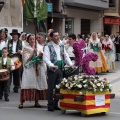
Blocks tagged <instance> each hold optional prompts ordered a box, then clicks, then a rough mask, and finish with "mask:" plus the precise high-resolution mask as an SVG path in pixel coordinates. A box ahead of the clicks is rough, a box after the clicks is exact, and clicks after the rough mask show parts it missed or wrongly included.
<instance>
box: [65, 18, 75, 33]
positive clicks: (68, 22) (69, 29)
mask: <svg viewBox="0 0 120 120" xmlns="http://www.w3.org/2000/svg"><path fill="white" fill-rule="evenodd" d="M73 27H74V19H73V18H66V19H65V33H68V34H70V33H74V31H73Z"/></svg>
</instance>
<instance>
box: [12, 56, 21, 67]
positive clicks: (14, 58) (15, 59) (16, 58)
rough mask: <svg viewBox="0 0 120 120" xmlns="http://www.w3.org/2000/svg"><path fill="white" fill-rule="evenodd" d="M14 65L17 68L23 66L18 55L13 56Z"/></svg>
mask: <svg viewBox="0 0 120 120" xmlns="http://www.w3.org/2000/svg"><path fill="white" fill-rule="evenodd" d="M11 59H12V61H13V63H14V65H15V69H18V68H20V67H21V65H22V63H21V62H20V60H19V58H18V57H11Z"/></svg>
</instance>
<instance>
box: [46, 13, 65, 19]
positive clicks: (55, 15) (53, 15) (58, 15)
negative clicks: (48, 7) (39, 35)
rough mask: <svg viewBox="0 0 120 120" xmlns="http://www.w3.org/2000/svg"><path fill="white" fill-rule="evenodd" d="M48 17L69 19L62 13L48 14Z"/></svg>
mask: <svg viewBox="0 0 120 120" xmlns="http://www.w3.org/2000/svg"><path fill="white" fill-rule="evenodd" d="M48 17H55V18H67V15H65V14H61V13H48Z"/></svg>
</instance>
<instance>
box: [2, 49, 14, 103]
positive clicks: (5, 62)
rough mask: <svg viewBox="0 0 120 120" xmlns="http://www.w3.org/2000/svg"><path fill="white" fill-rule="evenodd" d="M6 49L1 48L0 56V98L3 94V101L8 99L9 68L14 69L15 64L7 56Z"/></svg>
mask: <svg viewBox="0 0 120 120" xmlns="http://www.w3.org/2000/svg"><path fill="white" fill-rule="evenodd" d="M7 55H8V49H7V48H6V47H4V48H3V49H2V57H0V100H1V99H2V96H3V94H4V98H5V101H9V98H8V96H9V87H10V86H9V82H10V77H9V75H10V70H14V69H15V66H14V63H13V61H12V60H11V58H9V57H7Z"/></svg>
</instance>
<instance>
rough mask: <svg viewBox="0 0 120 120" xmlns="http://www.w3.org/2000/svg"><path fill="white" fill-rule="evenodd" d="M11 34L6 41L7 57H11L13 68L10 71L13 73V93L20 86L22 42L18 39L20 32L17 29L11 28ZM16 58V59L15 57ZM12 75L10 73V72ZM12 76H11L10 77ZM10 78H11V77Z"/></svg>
mask: <svg viewBox="0 0 120 120" xmlns="http://www.w3.org/2000/svg"><path fill="white" fill-rule="evenodd" d="M10 35H11V36H12V39H11V40H9V41H8V44H7V46H8V52H9V55H8V56H9V57H10V58H11V59H13V60H14V61H13V62H14V65H15V70H14V71H12V73H13V84H14V88H13V91H14V92H15V93H18V90H19V87H20V78H21V70H22V68H21V67H22V66H21V63H22V55H21V54H22V46H23V42H22V41H21V40H19V37H20V34H19V33H18V30H17V29H13V30H12V33H11V34H10ZM16 58H17V59H16ZM11 76H12V74H11ZM11 78H12V77H11ZM11 80H12V79H11Z"/></svg>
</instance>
